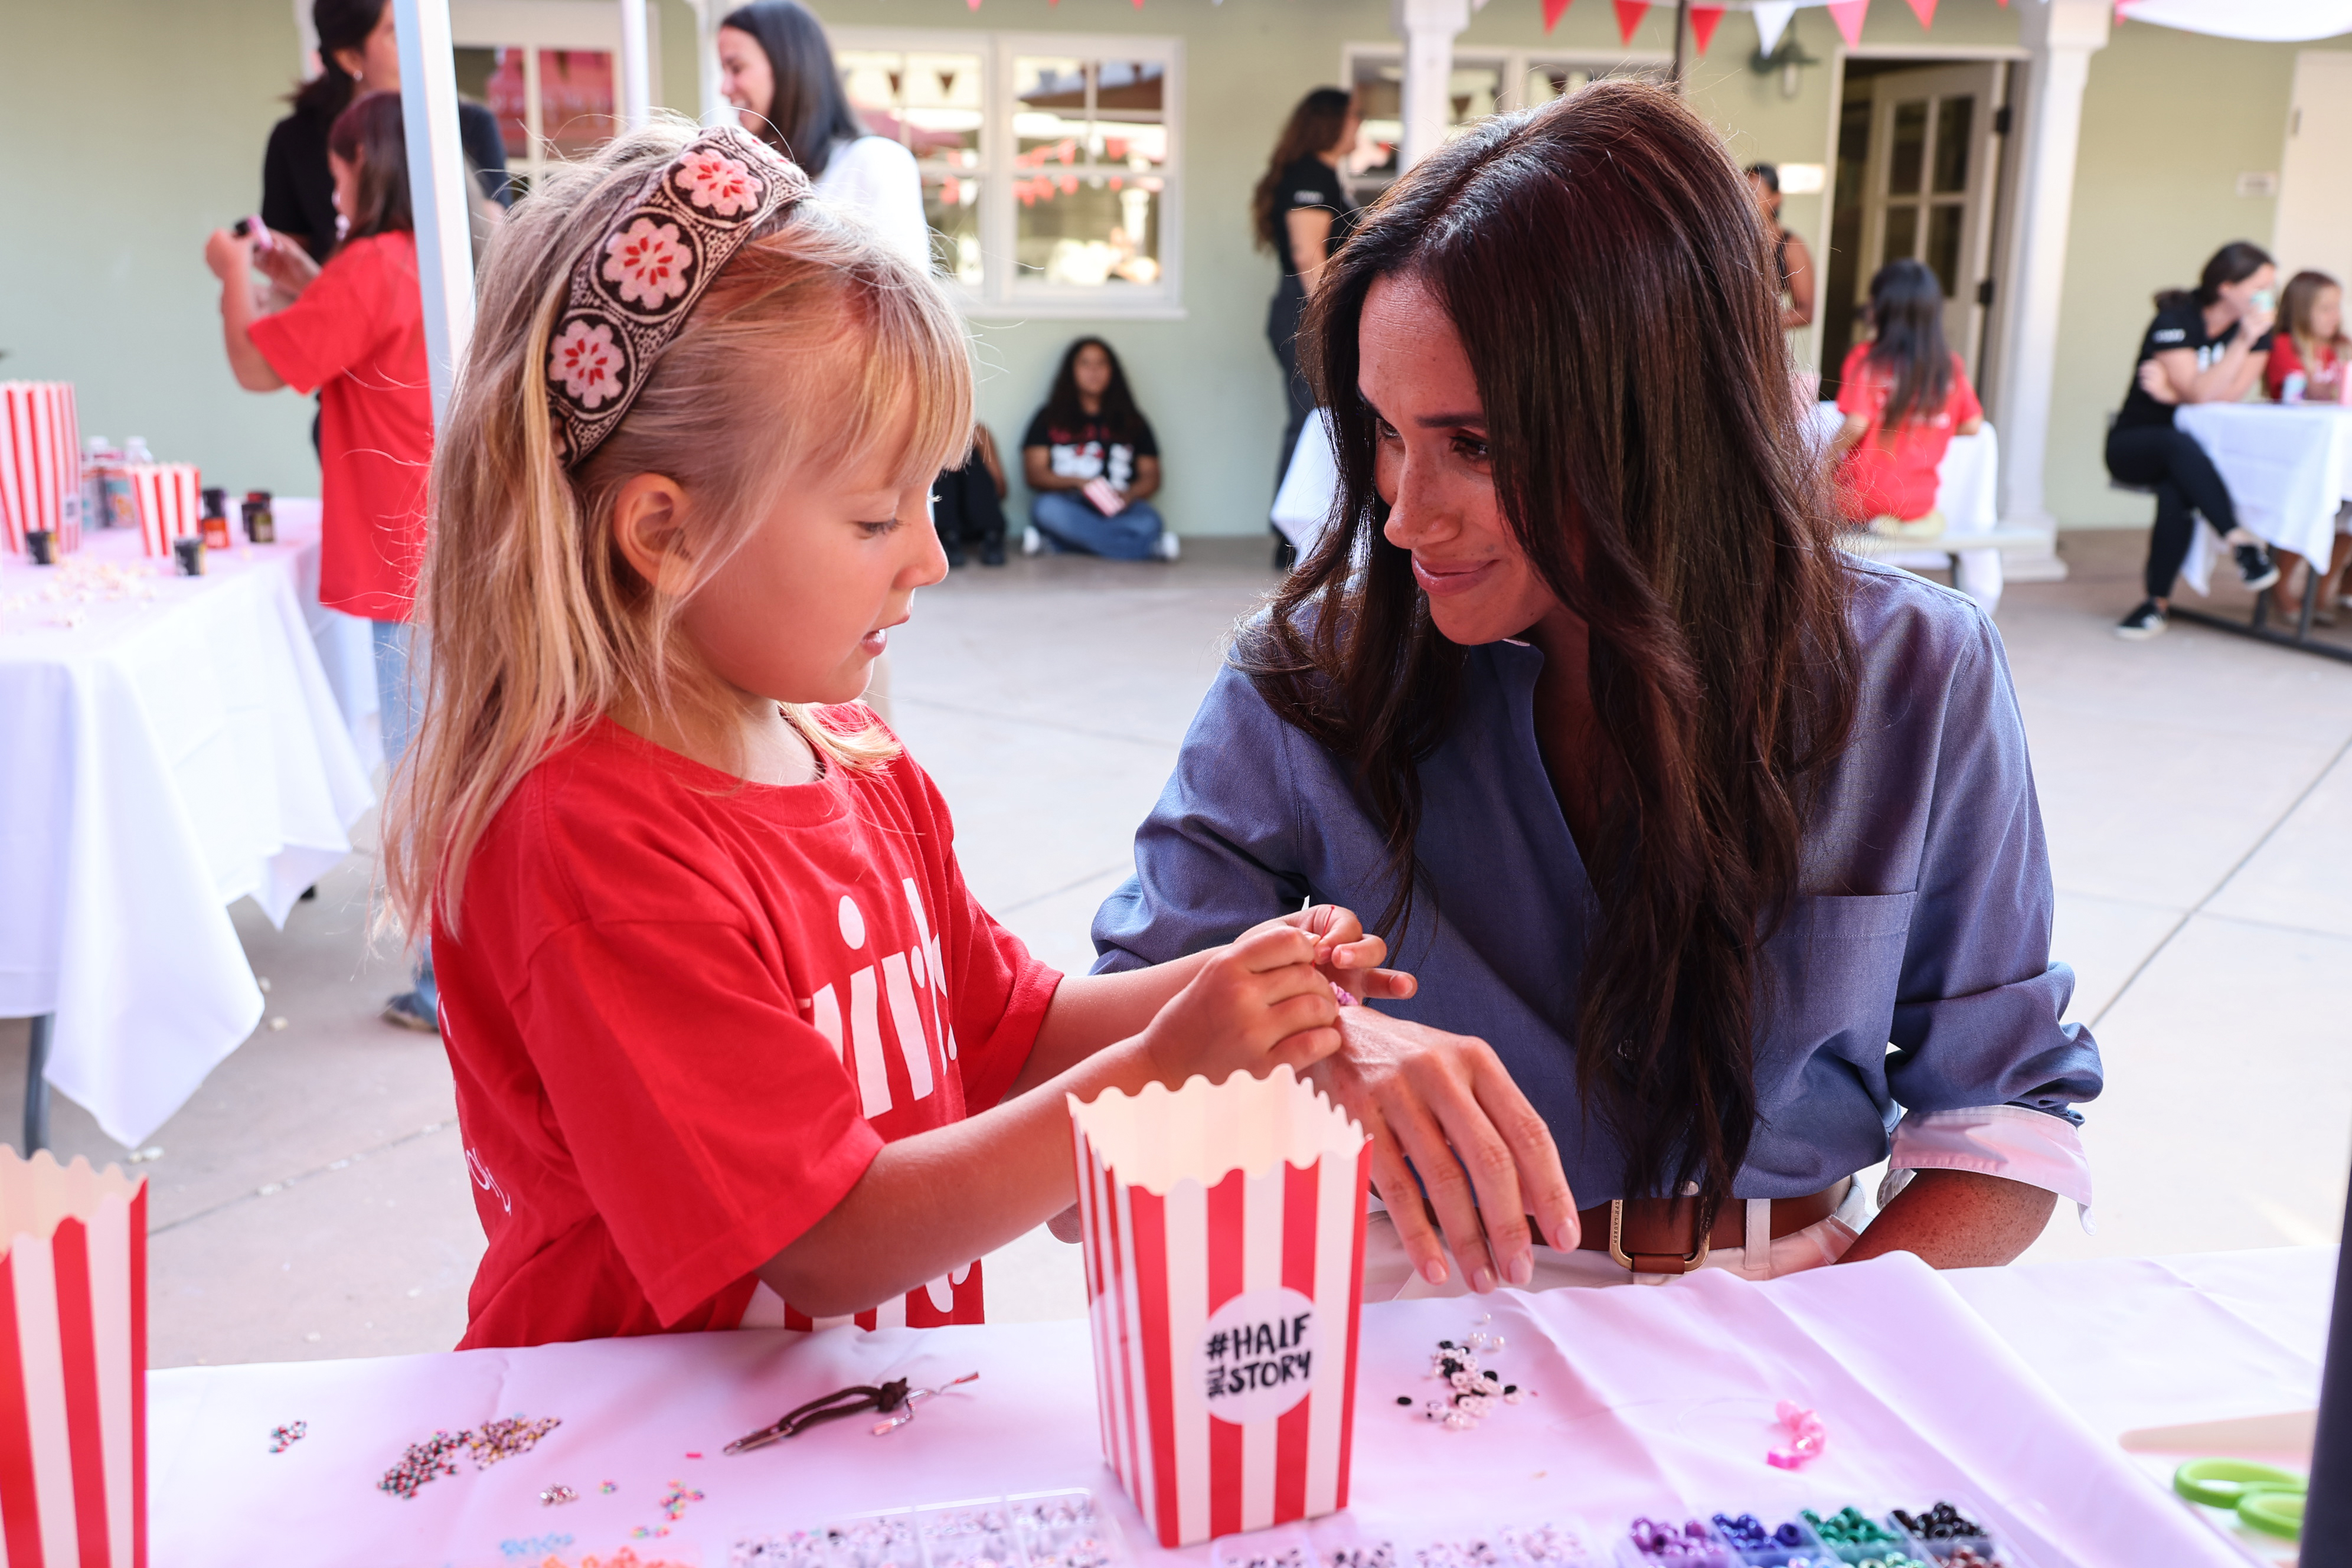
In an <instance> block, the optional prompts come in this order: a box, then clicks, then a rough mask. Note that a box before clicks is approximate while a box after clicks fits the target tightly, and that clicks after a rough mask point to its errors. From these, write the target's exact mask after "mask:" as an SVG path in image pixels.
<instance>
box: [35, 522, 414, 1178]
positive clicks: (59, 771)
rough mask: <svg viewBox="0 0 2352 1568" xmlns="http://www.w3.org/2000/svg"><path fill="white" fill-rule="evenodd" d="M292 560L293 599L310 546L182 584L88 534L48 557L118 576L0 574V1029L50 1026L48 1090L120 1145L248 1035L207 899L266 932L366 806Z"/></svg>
mask: <svg viewBox="0 0 2352 1568" xmlns="http://www.w3.org/2000/svg"><path fill="white" fill-rule="evenodd" d="M296 526H297V528H298V529H299V521H298V523H297V525H296ZM306 556H307V557H308V559H309V563H310V564H309V568H308V570H309V572H310V579H311V582H312V584H313V585H314V587H313V592H312V595H311V598H312V599H313V601H314V602H315V599H316V593H315V583H316V574H317V557H318V542H317V538H316V535H315V533H312V534H310V536H309V537H308V538H307V539H303V540H289V542H285V543H281V544H277V545H272V546H267V547H262V548H255V547H252V546H239V547H236V548H233V549H230V550H228V551H225V552H215V553H214V554H213V555H212V558H211V562H210V565H209V571H208V573H207V574H206V575H205V576H203V577H199V578H182V577H175V576H169V575H163V574H161V573H162V572H163V570H164V569H165V568H164V567H163V564H162V563H155V565H156V571H157V574H154V575H148V574H147V569H148V565H149V563H145V562H142V560H141V558H140V555H139V542H138V536H137V535H136V534H135V533H133V532H131V531H128V530H100V531H91V532H90V533H89V534H88V535H87V536H86V543H85V545H84V548H83V550H82V551H81V552H80V553H79V555H77V556H74V557H70V558H68V560H69V563H70V562H80V563H113V564H115V565H118V566H120V567H121V569H122V570H123V571H124V572H125V573H128V574H131V575H130V577H129V578H128V584H129V587H128V591H123V592H120V593H119V594H118V595H116V596H111V597H110V596H108V595H107V593H106V592H104V591H100V590H93V592H94V594H95V596H94V597H92V598H89V599H88V600H86V601H85V600H82V599H79V598H74V597H67V598H64V599H52V598H50V597H48V596H47V595H48V593H49V591H50V590H51V589H53V588H56V587H58V585H59V584H61V583H63V582H67V581H70V580H73V579H74V578H75V576H76V574H78V573H81V572H85V571H86V570H87V568H86V567H79V568H77V567H71V566H70V565H69V566H68V567H58V568H44V567H37V566H30V565H27V564H26V563H25V561H24V558H23V557H21V556H16V557H11V558H9V559H8V560H7V562H6V563H5V566H0V885H5V888H6V896H5V898H0V1016H5V1017H19V1016H34V1015H38V1014H43V1013H54V1014H56V1015H57V1029H56V1034H55V1036H54V1037H53V1039H52V1055H51V1057H50V1059H49V1067H48V1079H49V1082H50V1083H51V1084H52V1085H53V1086H55V1087H56V1088H57V1089H58V1090H59V1091H61V1092H62V1093H64V1094H66V1095H68V1096H69V1097H71V1098H72V1099H73V1100H75V1101H77V1102H78V1103H79V1104H80V1105H81V1106H83V1107H84V1108H85V1109H87V1110H89V1112H90V1113H91V1114H92V1115H93V1116H95V1117H96V1118H97V1120H98V1123H99V1125H100V1128H102V1129H103V1130H104V1131H105V1132H106V1134H107V1135H108V1136H109V1137H110V1138H114V1139H117V1140H120V1141H121V1142H124V1143H129V1144H137V1143H140V1142H143V1141H144V1140H145V1139H146V1138H147V1136H148V1135H149V1134H150V1133H152V1131H154V1130H155V1129H156V1128H157V1127H159V1126H161V1125H162V1124H163V1121H165V1120H166V1119H167V1118H168V1117H170V1116H171V1114H172V1113H173V1111H174V1110H178V1109H179V1108H180V1106H181V1105H182V1104H184V1102H185V1101H186V1100H187V1098H188V1096H189V1095H191V1094H193V1093H194V1091H195V1088H196V1086H197V1084H199V1083H200V1082H202V1081H203V1079H204V1077H205V1073H207V1072H209V1071H210V1070H211V1069H212V1068H213V1067H214V1066H215V1064H216V1063H217V1062H219V1061H220V1059H221V1058H223V1057H226V1055H227V1054H228V1053H229V1052H230V1051H232V1050H234V1049H236V1047H237V1045H238V1044H239V1043H240V1042H241V1041H243V1040H244V1039H245V1038H246V1037H247V1035H249V1034H251V1033H252V1032H253V1027H254V1026H255V1025H256V1024H257V1023H258V1022H259V1021H260V1017H261V1011H262V1003H261V993H260V990H259V988H258V987H257V985H256V984H255V982H254V976H253V972H252V969H251V967H250V965H248V964H247V962H246V957H245V952H244V949H243V948H242V946H240V945H239V943H238V942H237V937H236V928H235V927H234V926H233V925H232V924H231V922H230V920H229V916H228V909H227V906H228V905H229V904H231V903H233V902H234V901H236V900H237V899H239V898H243V897H246V896H247V895H250V896H251V897H252V898H254V899H255V900H256V901H257V902H258V903H259V904H260V905H261V907H262V910H264V912H266V913H267V914H268V917H269V919H270V920H271V921H273V922H282V921H284V919H285V917H286V912H287V910H288V909H289V908H290V907H291V906H292V904H293V902H294V900H296V899H297V898H299V896H300V894H301V892H302V889H305V888H307V887H308V886H310V883H312V882H313V881H315V880H317V879H318V878H319V877H320V875H321V874H322V873H324V872H325V871H326V870H328V869H329V868H331V867H332V866H333V865H334V864H335V863H336V862H337V861H339V860H341V858H343V857H344V856H345V855H347V854H349V853H350V852H351V840H350V838H349V837H348V835H347V829H348V828H349V827H350V826H351V825H352V823H353V822H355V821H357V820H358V818H359V817H360V816H361V815H362V814H363V813H364V812H365V811H366V810H367V808H368V806H369V805H371V804H373V798H374V797H373V792H372V790H371V789H370V787H369V784H368V778H367V774H366V772H365V771H364V770H363V769H362V765H361V763H360V759H359V757H358V755H357V754H356V753H355V752H354V751H353V749H352V740H351V733H350V731H349V729H348V728H347V723H346V720H345V717H344V714H343V713H342V711H341V709H340V708H339V707H338V705H337V703H336V700H335V698H334V696H333V695H332V693H331V691H330V689H329V687H328V684H327V680H326V678H325V676H324V675H323V674H322V673H321V669H320V660H319V655H318V650H317V647H316V644H315V643H314V640H313V637H312V635H311V630H310V626H308V625H307V624H306V621H305V616H304V614H303V610H302V607H301V602H300V591H299V590H300V584H301V574H302V572H303V569H304V567H303V563H304V559H305V557H306ZM76 616H79V625H72V624H68V623H69V622H70V621H71V620H72V619H73V618H74V617H76ZM363 634H364V627H363V626H362V635H363Z"/></svg>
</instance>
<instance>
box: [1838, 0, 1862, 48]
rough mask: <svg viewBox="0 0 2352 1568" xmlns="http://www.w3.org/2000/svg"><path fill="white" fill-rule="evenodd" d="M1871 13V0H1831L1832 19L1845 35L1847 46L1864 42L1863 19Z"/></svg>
mask: <svg viewBox="0 0 2352 1568" xmlns="http://www.w3.org/2000/svg"><path fill="white" fill-rule="evenodd" d="M1869 15H1870V0H1830V20H1831V21H1832V22H1835V23H1836V24H1837V30H1838V31H1839V33H1841V34H1842V35H1843V36H1844V38H1845V47H1847V48H1853V47H1854V46H1855V45H1856V44H1859V43H1861V42H1862V20H1863V18H1864V17H1865V16H1869Z"/></svg>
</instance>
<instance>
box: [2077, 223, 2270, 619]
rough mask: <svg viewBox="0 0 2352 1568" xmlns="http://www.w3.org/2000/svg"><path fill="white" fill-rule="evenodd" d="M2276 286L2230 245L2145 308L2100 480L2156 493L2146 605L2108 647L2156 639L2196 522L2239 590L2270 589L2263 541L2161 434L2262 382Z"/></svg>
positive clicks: (2214, 475) (2208, 471) (2203, 466)
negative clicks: (2221, 548)
mask: <svg viewBox="0 0 2352 1568" xmlns="http://www.w3.org/2000/svg"><path fill="white" fill-rule="evenodd" d="M2277 287H2278V268H2276V267H2275V266H2273V264H2272V262H2271V258H2270V253H2269V252H2268V251H2266V250H2264V249H2263V247H2261V246H2259V245H2255V244H2253V243H2252V241H2249V240H2243V239H2241V240H2234V241H2232V242H2231V243H2230V244H2228V245H2225V246H2223V247H2221V249H2219V250H2217V251H2215V252H2214V253H2213V255H2212V257H2211V258H2210V260H2208V261H2207V262H2206V263H2205V271H2204V273H2203V275H2202V276H2201V277H2200V278H2199V279H2198V281H2197V287H2196V289H2195V290H2194V291H2191V290H2189V289H2166V290H2165V291H2164V292H2162V293H2160V294H2158V296H2157V297H2156V320H2155V321H2151V322H2149V323H2148V327H2147V334H2146V335H2145V336H2144V337H2142V338H2141V339H2140V342H2139V362H2138V368H2137V369H2136V370H2135V371H2134V372H2133V373H2132V384H2131V389H2130V390H2129V391H2128V392H2126V393H2125V394H2124V405H2123V408H2122V410H2121V411H2120V412H2118V413H2117V414H2116V422H2115V426H2114V427H2113V428H2111V429H2110V430H2108V432H2107V452H2106V457H2107V472H2108V473H2109V474H2110V475H2112V476H2114V477H2115V478H2116V479H2118V480H2120V481H2122V482H2123V483H2125V484H2127V485H2147V486H2150V487H2152V488H2153V489H2155V491H2156V524H2155V526H2154V527H2153V528H2151V529H2150V530H2149V531H2148V536H2147V572H2146V574H2145V575H2146V577H2147V598H2145V599H2143V600H2141V601H2140V603H2139V605H2138V607H2137V608H2136V609H2134V610H2133V611H2132V612H2131V614H2129V615H2127V616H2125V617H2124V618H2123V619H2122V621H2121V622H2119V623H2117V625H2116V636H2117V637H2123V638H2126V639H2127V640H2129V641H2133V642H2141V641H2145V640H2146V639H2147V638H2149V637H2159V636H2161V635H2162V634H2163V632H2164V627H2165V618H2166V617H2167V616H2168V615H2169V614H2170V613H2171V610H2172V585H2173V583H2174V580H2175V579H2177V578H2178V577H2179V575H2180V564H2181V563H2182V562H2184V561H2186V560H2188V559H2189V539H2190V535H2191V534H2192V533H2193V532H2194V531H2195V529H2196V527H2197V521H2196V518H2197V514H2198V513H2200V512H2201V513H2203V514H2204V518H2205V522H2206V526H2208V527H2209V528H2210V529H2212V531H2214V532H2215V533H2218V534H2220V535H2221V542H2223V543H2224V544H2227V545H2228V546H2229V547H2230V553H2231V557H2232V559H2234V560H2235V561H2236V562H2237V563H2238V577H2239V579H2240V581H2242V582H2243V583H2244V584H2245V585H2246V586H2247V587H2249V588H2252V589H2253V590H2254V591H2255V592H2257V593H2259V592H2261V591H2262V590H2263V589H2264V588H2267V587H2269V586H2270V585H2271V584H2273V583H2275V582H2277V581H2278V579H2279V569H2278V563H2276V562H2275V561H2273V560H2272V559H2271V552H2269V551H2268V550H2267V549H2265V548H2264V547H2263V542H2262V541H2261V540H2260V539H2259V538H2257V537H2256V536H2255V535H2254V533H2253V531H2252V530H2251V529H2247V528H2242V527H2241V526H2239V523H2238V508H2237V503H2236V502H2235V501H2233V500H2231V497H2230V487H2229V486H2228V485H2227V484H2225V483H2223V482H2222V479H2221V470H2220V469H2218V468H2214V467H2213V459H2212V458H2211V457H2210V456H2209V455H2208V454H2207V453H2206V450H2205V448H2204V447H2200V446H2199V445H2198V444H2197V438H2196V437H2193V436H2191V435H2189V432H2187V431H2186V430H2181V429H2178V428H2176V427H2175V426H2174V425H2173V423H2172V411H2173V409H2174V408H2175V407H2176V406H2177V405H2180V404H2183V403H2235V402H2237V401H2238V399H2240V398H2242V397H2243V396H2245V395H2246V394H2247V393H2248V392H2249V391H2251V390H2252V388H2253V386H2254V384H2256V383H2258V382H2260V381H2261V380H2262V378H2263V365H2264V364H2265V363H2268V361H2269V359H2270V350H2271V323H2272V321H2273V320H2274V319H2275V318H2276V315H2277V304H2278V301H2277V299H2276V297H2275V295H2274V293H2273V290H2274V289H2277Z"/></svg>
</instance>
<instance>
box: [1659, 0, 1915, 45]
mask: <svg viewBox="0 0 2352 1568" xmlns="http://www.w3.org/2000/svg"><path fill="white" fill-rule="evenodd" d="M1914 3H1915V4H1916V0H1914ZM1931 3H1932V0H1931ZM1723 11H1724V8H1723V7H1722V6H1720V5H1694V6H1692V7H1691V37H1693V38H1695V39H1696V40H1697V41H1698V52H1699V53H1700V54H1705V53H1706V47H1707V45H1709V44H1711V43H1713V42H1714V41H1715V25H1716V24H1717V22H1720V21H1722V20H1723Z"/></svg>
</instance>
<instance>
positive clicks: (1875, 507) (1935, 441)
mask: <svg viewBox="0 0 2352 1568" xmlns="http://www.w3.org/2000/svg"><path fill="white" fill-rule="evenodd" d="M1870 331H1871V336H1870V342H1866V343H1856V344H1855V345H1854V346H1853V349H1851V350H1850V351H1848V353H1846V356H1845V365H1844V367H1843V369H1842V370H1840V371H1839V373H1838V399H1837V405H1838V409H1839V411H1840V412H1841V413H1843V415H1844V416H1845V424H1844V425H1843V426H1841V427H1840V428H1839V430H1838V433H1837V435H1836V437H1835V438H1834V439H1832V441H1831V443H1830V447H1831V451H1832V454H1833V456H1834V457H1835V458H1836V459H1837V467H1836V486H1837V500H1838V509H1839V510H1840V511H1841V512H1843V514H1844V517H1845V520H1846V521H1849V522H1853V523H1860V524H1864V525H1865V526H1867V527H1869V528H1870V529H1872V530H1873V531H1875V532H1879V533H1884V534H1890V535H1893V536H1895V537H1897V538H1900V537H1901V536H1902V535H1904V534H1905V533H1906V532H1907V533H1917V534H1936V533H1941V532H1943V531H1944V518H1943V515H1942V514H1941V513H1940V512H1938V511H1937V510H1936V477H1937V468H1938V467H1939V466H1940V465H1941V464H1942V462H1943V460H1944V453H1945V451H1946V450H1947V449H1948V448H1949V447H1950V446H1951V444H1952V437H1955V436H1973V435H1975V434H1976V433H1977V432H1978V431H1979V430H1981V429H1983V428H1984V407H1983V405H1980V404H1979V403H1978V402H1977V394H1976V389H1975V388H1974V387H1972V386H1970V385H1969V373H1968V368H1967V367H1966V366H1965V365H1963V364H1962V363H1960V356H1959V355H1958V354H1957V353H1953V352H1952V346H1951V344H1949V343H1948V342H1945V340H1944V285H1943V284H1942V282H1941V281H1939V280H1938V279H1937V277H1936V274H1935V271H1934V270H1933V269H1932V268H1929V267H1928V266H1927V263H1926V262H1924V261H1913V260H1910V259H1909V258H1905V259H1904V260H1901V261H1890V262H1888V263H1887V264H1886V265H1885V266H1884V267H1882V268H1879V269H1878V272H1877V274H1876V275H1875V276H1874V277H1873V278H1872V279H1871V280H1870Z"/></svg>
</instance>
